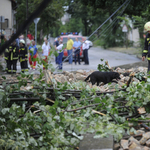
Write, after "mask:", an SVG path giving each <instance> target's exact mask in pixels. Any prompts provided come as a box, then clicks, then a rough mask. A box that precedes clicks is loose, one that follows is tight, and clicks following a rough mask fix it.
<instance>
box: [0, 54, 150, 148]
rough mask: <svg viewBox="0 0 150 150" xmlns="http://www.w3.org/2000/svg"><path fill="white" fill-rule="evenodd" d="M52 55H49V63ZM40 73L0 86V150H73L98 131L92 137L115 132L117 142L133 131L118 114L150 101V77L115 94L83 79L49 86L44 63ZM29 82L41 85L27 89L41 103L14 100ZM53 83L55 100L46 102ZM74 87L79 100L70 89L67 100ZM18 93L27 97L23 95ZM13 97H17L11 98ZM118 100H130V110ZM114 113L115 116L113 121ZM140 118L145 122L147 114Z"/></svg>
mask: <svg viewBox="0 0 150 150" xmlns="http://www.w3.org/2000/svg"><path fill="white" fill-rule="evenodd" d="M52 54H53V53H51V54H50V56H49V62H51V60H50V58H51V55H52ZM42 59H43V58H42V57H40V58H37V61H38V64H39V65H42V64H43V63H44V62H43V60H42ZM101 61H103V60H101ZM46 68H48V69H50V70H51V71H52V72H53V71H54V68H53V66H52V64H51V63H49V64H47V66H46ZM100 69H103V70H105V71H107V69H108V68H107V66H106V64H105V65H103V66H100ZM39 71H40V75H39V77H38V78H36V79H34V76H33V74H29V73H28V72H26V73H21V74H20V75H19V76H18V77H17V79H18V80H19V83H18V84H13V85H11V84H6V81H7V80H6V81H5V82H3V84H2V87H0V108H1V111H0V129H1V137H0V149H2V150H3V149H6V150H7V149H12V150H13V149H16V150H17V149H25V150H30V149H31V150H32V149H39V150H61V149H65V150H67V149H68V150H74V149H75V148H76V147H77V146H78V144H79V142H80V140H82V139H83V135H84V134H86V133H95V136H94V138H99V137H106V136H108V135H110V134H111V135H113V136H114V139H115V141H118V140H120V139H121V138H122V136H123V135H124V134H125V133H126V132H127V133H128V134H129V132H130V131H134V132H135V130H134V128H129V127H128V121H127V120H126V118H125V116H119V113H121V112H124V110H126V111H128V112H129V114H130V115H132V114H133V113H134V111H135V107H142V106H145V105H147V104H148V103H149V99H150V98H149V97H150V94H149V90H150V84H149V82H150V78H148V79H147V81H148V82H147V83H145V82H140V83H133V84H132V85H130V86H129V87H128V88H127V89H126V91H118V89H117V87H116V93H114V94H106V95H103V94H102V95H100V96H97V95H96V91H97V90H98V88H95V87H94V88H91V87H90V86H88V85H86V83H85V82H76V83H67V82H66V83H63V84H61V83H59V82H56V81H55V80H54V79H52V82H51V83H50V84H46V83H45V81H43V76H44V73H43V72H42V69H40V67H39ZM138 76H140V75H138ZM3 78H4V79H6V78H5V77H3ZM27 80H30V81H31V83H32V84H31V87H38V89H36V88H30V90H29V91H28V92H33V93H34V95H33V96H34V97H37V95H39V94H40V96H39V97H40V100H39V102H36V103H34V104H29V103H28V104H27V103H26V102H25V101H22V102H21V103H19V102H16V103H13V102H11V101H10V98H11V97H12V96H11V93H17V92H20V93H24V92H25V91H24V90H23V89H22V87H25V86H27ZM52 86H53V88H54V90H53V93H54V94H55V102H54V104H53V105H49V104H48V103H47V101H46V99H47V97H48V96H49V95H48V94H46V93H47V92H49V90H48V89H47V87H52ZM21 89H22V90H21ZM70 89H74V90H80V91H81V92H80V98H78V99H77V98H75V97H74V96H71V95H70V94H68V93H67V94H68V97H69V98H68V99H65V98H64V96H63V94H62V92H64V91H65V90H70ZM41 93H42V94H41ZM69 95H70V96H69ZM19 97H20V98H25V96H24V95H20V96H19ZM13 98H18V97H17V96H13ZM118 98H120V99H123V104H124V102H126V104H125V105H126V106H127V107H129V109H126V108H124V107H123V108H122V107H120V106H122V105H123V104H122V102H121V101H119V100H118V101H116V99H118ZM85 106H86V107H85ZM83 107H85V108H83ZM93 110H95V111H98V112H102V113H103V115H99V114H95V113H94V112H93ZM111 116H114V118H115V119H116V120H114V119H113V120H112V117H111ZM142 119H143V120H144V117H143V118H142ZM116 121H117V124H116Z"/></svg>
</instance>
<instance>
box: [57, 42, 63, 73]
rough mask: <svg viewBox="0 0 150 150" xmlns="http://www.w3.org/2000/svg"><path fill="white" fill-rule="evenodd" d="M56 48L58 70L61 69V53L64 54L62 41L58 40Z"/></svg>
mask: <svg viewBox="0 0 150 150" xmlns="http://www.w3.org/2000/svg"><path fill="white" fill-rule="evenodd" d="M56 50H57V52H58V54H59V55H58V65H59V70H62V65H63V64H62V58H63V55H64V52H63V42H62V40H60V41H59V45H58V46H57V47H56Z"/></svg>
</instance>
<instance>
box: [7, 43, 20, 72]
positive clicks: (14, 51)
mask: <svg viewBox="0 0 150 150" xmlns="http://www.w3.org/2000/svg"><path fill="white" fill-rule="evenodd" d="M18 54H19V47H18V46H17V45H16V40H15V41H14V42H13V43H12V44H11V45H10V46H9V48H8V55H7V56H8V57H7V58H8V60H7V62H8V73H16V71H17V60H18ZM12 65H13V72H12V70H11V66H12Z"/></svg>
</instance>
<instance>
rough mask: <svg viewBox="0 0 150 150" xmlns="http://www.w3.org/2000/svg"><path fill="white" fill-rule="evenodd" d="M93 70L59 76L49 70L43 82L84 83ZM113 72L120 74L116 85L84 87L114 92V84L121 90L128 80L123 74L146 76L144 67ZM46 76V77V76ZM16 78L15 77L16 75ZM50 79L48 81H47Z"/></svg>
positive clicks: (88, 84)
mask: <svg viewBox="0 0 150 150" xmlns="http://www.w3.org/2000/svg"><path fill="white" fill-rule="evenodd" d="M94 71H95V70H90V71H89V72H87V71H85V70H77V71H74V72H68V71H63V72H62V73H60V74H52V73H51V72H50V70H48V71H47V73H44V74H45V77H44V79H43V80H45V82H46V83H50V82H51V81H52V79H54V80H55V82H56V83H57V82H60V83H65V82H68V83H70V84H71V83H74V82H84V80H85V78H86V77H87V76H88V75H90V74H91V73H92V72H94ZM114 71H115V72H118V73H120V78H121V79H120V80H119V81H118V83H114V82H112V83H111V84H105V85H104V84H103V83H100V85H99V86H97V85H92V84H91V83H90V82H86V85H87V86H89V87H90V88H96V89H98V90H99V91H100V92H109V91H115V88H116V84H117V85H118V88H122V87H123V86H124V85H125V84H126V83H127V82H128V80H129V78H130V77H129V76H126V75H124V73H127V74H128V73H129V74H130V73H134V74H135V73H140V72H144V74H146V72H147V68H146V67H138V68H131V69H128V70H125V69H121V68H119V67H118V68H116V69H115V70H114ZM47 74H48V75H47ZM5 76H6V79H7V80H9V81H10V82H11V81H12V82H15V81H17V79H15V75H7V74H6V75H5ZM13 77H14V78H13ZM16 77H17V75H16ZM49 77H50V79H49ZM34 78H38V75H34ZM2 81H3V79H2V77H0V84H1V83H2ZM132 82H140V81H139V79H137V78H136V77H135V76H134V77H133V79H132Z"/></svg>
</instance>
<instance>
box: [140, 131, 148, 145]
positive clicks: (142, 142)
mask: <svg viewBox="0 0 150 150" xmlns="http://www.w3.org/2000/svg"><path fill="white" fill-rule="evenodd" d="M148 139H150V132H147V133H144V134H143V137H142V139H141V140H140V144H142V145H144V144H145V143H146V141H147V140H148Z"/></svg>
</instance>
